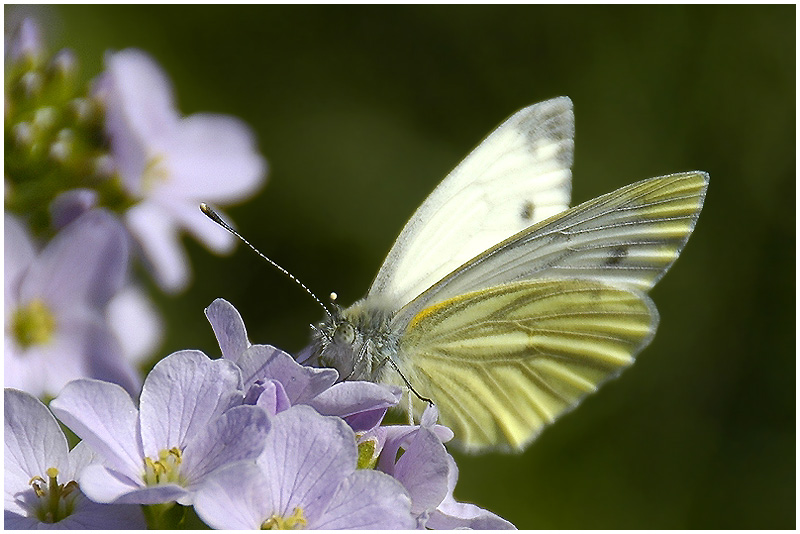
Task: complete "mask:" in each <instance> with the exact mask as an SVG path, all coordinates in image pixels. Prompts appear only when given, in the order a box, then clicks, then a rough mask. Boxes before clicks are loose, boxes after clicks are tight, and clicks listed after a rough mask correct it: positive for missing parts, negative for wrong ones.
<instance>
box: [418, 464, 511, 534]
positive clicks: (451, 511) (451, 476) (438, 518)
mask: <svg viewBox="0 0 800 534" xmlns="http://www.w3.org/2000/svg"><path fill="white" fill-rule="evenodd" d="M447 463H448V464H449V471H448V473H447V496H446V497H445V498H444V500H443V501H442V502H441V503H440V504H439V506H438V507H437V508H436V510H434V511H433V512H431V513H430V517H429V518H428V521H427V522H426V523H425V527H426V528H429V529H434V530H454V529H464V528H470V529H472V530H512V529H515V528H516V527H515V526H514V525H513V524H511V523H510V522H508V521H506V520H505V519H503V518H502V517H500V516H499V515H497V514H494V513H492V512H490V511H488V510H484V509H483V508H480V507H478V506H475V505H474V504H470V503H466V502H457V501H456V500H455V499H454V498H453V490H454V489H455V487H456V482H458V466H457V465H456V461H455V460H454V459H453V457H452V456H450V455H449V454H448V455H447Z"/></svg>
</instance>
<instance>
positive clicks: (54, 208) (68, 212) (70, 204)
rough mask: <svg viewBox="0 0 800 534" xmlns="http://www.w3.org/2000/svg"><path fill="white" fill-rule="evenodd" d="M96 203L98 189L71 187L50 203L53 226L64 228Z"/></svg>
mask: <svg viewBox="0 0 800 534" xmlns="http://www.w3.org/2000/svg"><path fill="white" fill-rule="evenodd" d="M96 205H97V191H95V190H94V189H70V190H69V191H64V192H63V193H61V194H60V195H58V196H57V197H56V198H55V199H54V200H53V202H51V203H50V219H51V221H52V223H53V226H55V227H56V228H63V227H65V226H66V225H68V224H69V223H71V222H72V221H74V220H75V219H77V218H78V217H80V216H81V215H83V214H84V213H86V212H87V211H89V210H90V209H92V208H94V207H95V206H96Z"/></svg>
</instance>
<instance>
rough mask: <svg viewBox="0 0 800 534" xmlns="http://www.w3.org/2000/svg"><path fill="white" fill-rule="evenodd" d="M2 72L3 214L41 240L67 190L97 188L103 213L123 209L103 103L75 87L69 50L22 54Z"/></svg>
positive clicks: (86, 88)
mask: <svg viewBox="0 0 800 534" xmlns="http://www.w3.org/2000/svg"><path fill="white" fill-rule="evenodd" d="M5 68H6V72H5V126H4V127H5V130H4V132H5V207H6V209H8V210H10V211H13V212H17V213H22V214H25V215H27V216H28V217H29V222H30V225H31V228H32V229H33V230H34V231H35V232H36V233H43V232H46V231H48V228H49V222H50V220H49V213H48V207H49V205H50V203H51V202H52V200H53V199H54V198H55V197H56V196H58V194H60V193H62V192H64V191H67V190H69V189H74V188H91V189H96V190H97V191H98V193H99V197H100V201H101V203H102V204H103V205H105V206H106V207H110V208H112V209H114V208H116V209H120V208H122V207H124V205H125V204H126V202H127V201H126V199H125V195H124V194H123V192H122V189H121V188H120V186H119V181H118V179H117V178H116V177H115V173H114V170H113V164H112V162H111V158H110V156H109V149H108V140H107V138H106V136H105V134H104V131H103V106H102V102H100V100H99V99H98V98H96V97H95V96H93V95H92V94H91V91H90V88H89V86H88V85H87V84H85V83H81V82H80V80H79V75H78V65H77V60H76V58H75V56H74V54H73V53H72V51H70V50H68V49H65V50H61V51H59V52H58V53H56V54H55V55H53V56H52V57H50V58H47V57H46V54H45V53H44V52H43V51H41V50H27V51H26V52H25V53H23V54H20V55H19V56H18V57H13V56H12V57H7V58H6V65H5Z"/></svg>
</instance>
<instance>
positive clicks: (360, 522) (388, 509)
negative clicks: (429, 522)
mask: <svg viewBox="0 0 800 534" xmlns="http://www.w3.org/2000/svg"><path fill="white" fill-rule="evenodd" d="M410 509H411V500H410V499H409V498H408V494H407V493H406V491H405V490H404V489H403V486H402V484H400V483H398V482H397V481H396V480H394V479H393V478H392V477H390V476H389V475H386V474H384V473H380V472H378V471H371V470H358V471H356V472H355V473H353V474H351V475H350V476H348V477H347V478H346V479H345V480H344V481H342V483H341V484H339V486H338V487H337V488H336V492H335V493H334V495H333V498H332V499H331V501H330V503H329V504H328V506H327V507H326V509H325V510H324V511H323V512H322V514H321V515H320V516H319V517H318V518H317V519H316V520H315V521H313V522H312V523H310V524H309V525H308V528H313V529H324V530H339V529H348V530H355V529H358V530H363V529H381V530H388V529H402V530H410V529H413V528H415V526H416V521H415V520H414V517H413V516H412V515H411V510H410Z"/></svg>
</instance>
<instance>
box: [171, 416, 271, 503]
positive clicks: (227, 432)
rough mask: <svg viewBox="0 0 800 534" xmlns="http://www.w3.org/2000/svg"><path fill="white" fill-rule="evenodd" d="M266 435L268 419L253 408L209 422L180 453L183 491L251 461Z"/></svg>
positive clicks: (255, 456)
mask: <svg viewBox="0 0 800 534" xmlns="http://www.w3.org/2000/svg"><path fill="white" fill-rule="evenodd" d="M269 431H270V421H269V417H268V416H267V413H266V412H265V411H264V410H263V409H261V408H259V407H257V406H236V407H235V408H231V409H230V410H228V411H227V412H225V413H224V414H223V415H222V416H220V417H218V418H217V419H215V420H213V421H211V422H210V423H209V424H208V426H207V427H206V429H205V431H204V432H203V433H202V434H201V435H198V436H197V437H196V439H194V440H193V441H192V442H191V443H189V444H188V445H187V446H186V449H185V450H184V451H183V456H184V462H183V464H182V466H181V474H182V475H184V476H185V477H186V487H187V489H189V490H190V491H193V490H195V489H197V488H199V487H200V486H201V485H202V484H204V483H205V477H207V476H208V475H209V474H210V473H213V472H214V471H215V470H217V469H220V468H222V467H224V466H226V465H228V464H231V463H234V462H239V461H242V460H253V461H255V459H256V458H258V456H259V455H260V454H261V452H262V451H263V450H264V447H265V440H266V437H267V435H268V433H269ZM181 504H188V503H187V502H181Z"/></svg>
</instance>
